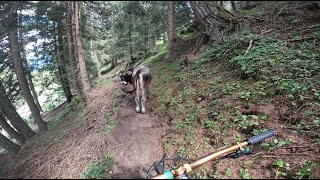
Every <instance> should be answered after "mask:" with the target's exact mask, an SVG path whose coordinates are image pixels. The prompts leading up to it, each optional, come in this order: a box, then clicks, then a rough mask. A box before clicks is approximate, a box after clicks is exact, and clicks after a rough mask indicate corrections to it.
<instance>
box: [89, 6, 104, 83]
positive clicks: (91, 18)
mask: <svg viewBox="0 0 320 180" xmlns="http://www.w3.org/2000/svg"><path fill="white" fill-rule="evenodd" d="M89 18H90V50H91V52H90V54H91V59H92V60H93V62H95V64H96V68H97V75H98V78H100V77H101V73H100V67H101V65H100V62H99V60H98V56H97V51H96V48H95V45H94V43H93V39H94V36H95V33H94V28H93V14H92V11H90V12H89Z"/></svg>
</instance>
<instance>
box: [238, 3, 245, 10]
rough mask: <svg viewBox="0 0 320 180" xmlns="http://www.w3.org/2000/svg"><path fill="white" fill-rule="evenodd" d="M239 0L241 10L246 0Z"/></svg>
mask: <svg viewBox="0 0 320 180" xmlns="http://www.w3.org/2000/svg"><path fill="white" fill-rule="evenodd" d="M239 2H240V9H241V10H243V9H244V5H245V3H246V1H239Z"/></svg>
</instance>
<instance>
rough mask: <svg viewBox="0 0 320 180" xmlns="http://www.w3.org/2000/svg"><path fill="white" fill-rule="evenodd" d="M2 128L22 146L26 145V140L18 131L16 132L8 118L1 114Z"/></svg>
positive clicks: (0, 123) (0, 124) (0, 122)
mask: <svg viewBox="0 0 320 180" xmlns="http://www.w3.org/2000/svg"><path fill="white" fill-rule="evenodd" d="M0 126H1V127H2V128H3V129H4V130H5V131H6V132H7V133H8V134H9V135H10V136H11V137H13V138H14V139H15V140H17V142H18V143H19V144H20V145H22V144H24V143H25V139H24V138H23V136H21V135H20V134H19V133H18V132H17V131H16V130H14V129H13V128H12V127H11V126H10V125H9V124H8V122H7V120H6V118H5V117H4V116H3V115H2V114H1V113H0Z"/></svg>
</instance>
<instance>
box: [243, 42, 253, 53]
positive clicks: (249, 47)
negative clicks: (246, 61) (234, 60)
mask: <svg viewBox="0 0 320 180" xmlns="http://www.w3.org/2000/svg"><path fill="white" fill-rule="evenodd" d="M252 42H253V39H251V40H250V42H249V46H248V48H247V50H246V53H244V55H243V56H246V54H247V53H248V51H249V50H250V49H251V47H252Z"/></svg>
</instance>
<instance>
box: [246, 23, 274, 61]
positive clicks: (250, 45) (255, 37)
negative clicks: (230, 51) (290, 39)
mask: <svg viewBox="0 0 320 180" xmlns="http://www.w3.org/2000/svg"><path fill="white" fill-rule="evenodd" d="M274 30H276V29H269V30H267V31H263V32H261V33H260V34H258V35H255V36H254V38H253V39H251V40H250V42H249V46H248V48H247V50H246V53H244V55H243V56H246V55H247V53H248V52H249V50H250V49H251V47H252V42H253V40H257V39H258V38H259V36H261V35H263V34H266V33H269V32H271V31H274Z"/></svg>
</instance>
